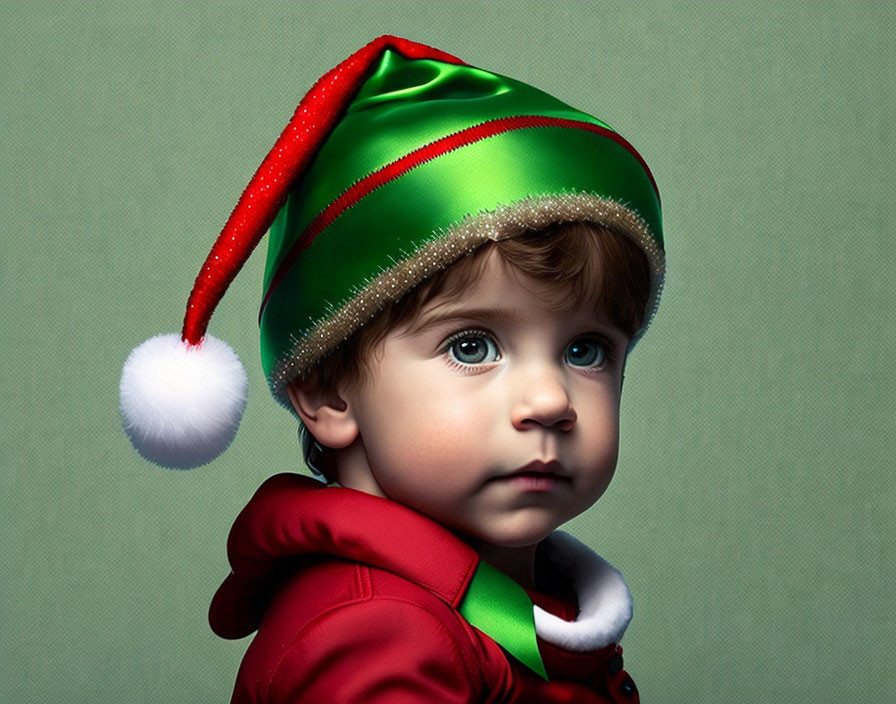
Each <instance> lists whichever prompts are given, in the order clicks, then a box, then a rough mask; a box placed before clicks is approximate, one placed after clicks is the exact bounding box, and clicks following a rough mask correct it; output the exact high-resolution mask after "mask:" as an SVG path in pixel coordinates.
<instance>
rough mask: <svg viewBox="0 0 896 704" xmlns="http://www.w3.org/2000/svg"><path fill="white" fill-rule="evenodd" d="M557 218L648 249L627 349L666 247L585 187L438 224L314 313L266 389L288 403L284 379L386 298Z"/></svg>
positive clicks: (650, 312) (655, 289)
mask: <svg viewBox="0 0 896 704" xmlns="http://www.w3.org/2000/svg"><path fill="white" fill-rule="evenodd" d="M562 222H587V223H593V224H595V225H603V226H605V227H609V228H610V229H612V230H615V231H616V232H619V233H620V234H623V235H626V236H627V237H630V238H631V239H632V240H634V242H635V243H636V244H637V245H638V246H639V247H640V248H641V249H642V250H643V251H644V253H645V254H646V255H647V260H648V263H649V265H650V272H651V273H650V275H651V287H650V289H651V290H650V297H649V298H648V301H647V309H646V311H645V315H644V323H643V325H642V326H641V328H640V329H639V330H638V331H637V332H636V333H635V334H634V336H633V337H632V340H631V342H630V343H629V349H631V348H632V347H634V345H635V343H636V342H637V341H638V340H639V339H640V338H641V336H642V335H643V334H644V332H645V331H646V330H647V328H648V327H649V326H650V323H651V321H652V320H653V317H654V315H655V314H656V309H657V306H658V305H659V300H660V294H661V293H662V289H663V279H664V277H665V270H666V262H665V254H664V253H663V250H662V249H661V248H660V246H659V245H658V244H657V242H656V240H655V239H654V237H653V236H652V235H651V234H650V230H649V229H648V227H647V224H646V223H645V222H644V220H643V219H642V218H641V217H640V216H639V215H638V214H637V213H636V212H634V211H633V210H631V209H630V208H628V207H626V206H625V205H623V204H621V203H618V202H617V201H614V200H611V199H609V198H602V197H601V196H597V195H593V194H591V193H561V194H557V195H553V196H541V197H533V198H526V199H523V200H520V201H516V202H515V203H511V204H509V205H504V206H501V207H500V208H497V209H495V210H493V211H488V212H483V213H479V214H478V215H473V216H467V217H466V218H464V219H463V220H462V221H461V222H459V223H457V224H456V225H453V226H450V227H447V228H442V229H440V230H439V231H437V232H436V233H435V236H434V237H433V238H432V239H430V240H428V241H427V242H425V243H424V244H422V245H421V246H420V247H419V248H418V249H417V250H416V251H414V252H411V253H408V254H407V255H406V256H405V257H404V258H402V259H400V260H397V261H396V262H395V264H394V265H393V266H391V267H390V268H388V269H385V270H383V271H381V272H380V273H378V274H376V275H375V276H373V277H371V278H369V279H368V280H366V281H363V282H360V283H359V285H358V286H357V287H356V288H355V290H354V291H353V292H352V295H351V297H350V298H349V299H348V300H346V301H344V302H343V303H342V305H341V306H335V307H334V308H333V309H332V310H331V311H330V312H329V313H328V314H327V315H325V316H324V317H322V318H321V319H320V320H318V321H317V323H315V324H314V325H313V326H312V327H311V328H310V330H309V331H308V333H307V334H306V335H305V336H304V337H303V338H297V339H296V340H295V344H294V346H293V349H292V353H291V354H290V356H289V357H287V358H285V359H283V360H281V361H280V362H278V363H277V365H276V367H275V368H274V371H273V373H272V374H271V378H270V379H269V384H270V387H271V393H273V395H274V397H275V398H276V399H277V400H278V401H279V402H280V403H281V404H283V405H284V406H286V407H287V408H292V406H291V404H290V402H289V398H288V396H287V394H286V387H287V385H288V384H289V382H291V381H292V380H293V379H295V378H296V377H299V376H301V375H302V374H303V373H304V372H306V371H308V370H310V368H311V367H312V366H314V364H316V363H317V362H318V361H319V360H321V359H323V357H324V356H326V355H327V354H329V353H330V352H332V351H333V350H334V349H335V348H336V347H337V346H338V345H339V343H341V342H343V341H344V340H346V339H348V337H349V336H351V335H352V334H353V333H354V332H356V331H357V330H359V329H360V328H361V327H363V326H364V325H365V324H367V323H368V322H370V321H371V320H372V319H373V318H374V317H375V316H376V315H377V314H378V313H379V312H380V311H382V310H383V309H384V308H385V307H386V306H387V305H389V304H390V303H393V302H394V301H397V300H399V299H400V298H401V297H402V296H404V295H405V294H406V293H408V292H409V291H411V290H412V289H413V288H414V287H416V286H417V285H419V284H420V283H422V282H423V281H425V280H426V279H428V278H429V277H431V276H433V275H434V274H436V273H438V272H439V271H441V270H442V269H445V268H447V267H449V266H450V265H451V264H453V263H454V262H456V261H457V260H458V259H460V258H461V257H463V256H466V255H467V254H469V253H470V252H473V251H474V250H476V249H477V248H479V247H481V246H482V245H483V244H485V243H486V242H488V241H490V240H493V241H497V240H502V239H507V238H510V237H516V236H518V235H521V234H523V233H525V232H528V231H530V230H538V229H542V228H545V227H548V226H549V225H553V224H556V223H562Z"/></svg>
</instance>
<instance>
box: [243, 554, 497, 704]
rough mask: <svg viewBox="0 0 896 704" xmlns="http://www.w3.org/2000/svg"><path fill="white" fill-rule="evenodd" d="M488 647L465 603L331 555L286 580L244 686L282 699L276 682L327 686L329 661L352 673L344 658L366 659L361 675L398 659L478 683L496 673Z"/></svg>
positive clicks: (246, 663)
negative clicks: (459, 606) (456, 604)
mask: <svg viewBox="0 0 896 704" xmlns="http://www.w3.org/2000/svg"><path fill="white" fill-rule="evenodd" d="M487 650H488V648H487V647H486V645H485V644H484V643H483V640H482V638H481V637H480V636H479V634H478V632H477V631H476V630H475V629H473V628H472V627H471V626H470V625H469V624H468V623H467V622H466V620H465V619H463V617H462V616H460V614H459V613H458V612H457V610H456V609H454V608H453V607H452V606H451V605H450V604H447V603H445V602H444V601H442V600H441V599H439V598H438V597H437V596H435V595H434V594H432V593H431V592H429V591H428V590H426V589H425V588H424V587H422V586H420V585H417V584H415V583H413V582H411V581H409V580H406V579H403V578H402V577H399V576H397V575H394V574H392V573H390V572H387V571H385V570H381V569H377V568H372V567H368V566H366V565H361V564H358V563H353V562H348V561H344V560H335V559H327V560H321V561H319V562H317V563H315V564H314V565H311V566H307V567H304V568H303V569H302V570H301V571H299V572H298V573H296V574H295V575H294V576H292V577H290V578H287V579H286V580H285V581H284V583H283V586H282V587H281V588H280V589H279V590H278V592H277V595H276V596H275V598H274V599H273V601H272V602H271V604H270V606H269V607H268V610H267V611H266V613H265V616H264V619H263V621H262V624H261V627H260V628H259V630H258V633H257V634H256V635H255V638H254V639H253V642H252V644H251V645H250V647H249V649H248V651H247V653H246V656H245V658H244V660H243V664H242V666H241V668H240V675H239V678H238V684H237V686H238V690H242V691H252V692H254V693H255V694H254V695H253V696H252V697H247V698H246V699H245V701H253V702H254V701H272V702H276V701H280V698H279V696H280V695H277V696H273V695H271V696H270V697H269V696H268V694H267V693H268V692H269V691H270V690H271V689H272V688H273V689H274V690H277V691H280V690H283V689H284V688H285V689H286V690H292V689H294V688H300V689H301V688H305V689H308V688H313V687H316V686H324V683H325V682H326V681H327V680H328V679H329V678H332V677H333V676H334V675H333V674H332V673H330V674H328V673H327V670H328V668H335V669H336V671H339V672H340V674H339V675H338V677H340V678H342V677H345V676H346V674H345V673H344V672H342V670H341V666H339V665H337V664H334V663H336V662H339V661H343V662H344V661H351V662H353V663H355V665H357V664H358V663H364V667H362V668H361V671H360V672H354V671H353V675H352V676H353V678H354V680H355V681H357V680H358V679H359V678H360V679H363V677H364V676H365V673H367V672H369V673H370V675H371V676H374V677H375V676H376V673H377V672H378V669H377V668H380V669H381V668H382V667H383V666H384V663H386V662H390V661H392V660H394V661H395V662H396V663H401V665H402V667H401V671H402V673H404V672H405V671H407V672H434V673H439V672H441V673H442V675H441V676H440V677H438V678H437V679H438V680H439V681H440V682H442V681H449V680H450V679H451V678H460V679H462V680H464V681H465V683H466V684H465V685H464V686H465V687H468V688H469V687H474V688H476V687H478V686H479V684H481V683H482V682H483V681H484V680H486V679H492V677H491V676H490V675H489V674H488V673H489V672H490V671H491V670H492V669H494V665H491V666H489V664H488V663H491V661H493V660H494V659H495V657H494V653H491V652H490V651H489V652H486V651H487ZM377 662H379V663H380V664H379V665H375V663H377ZM499 666H500V665H499ZM415 686H416V685H415ZM441 686H443V687H444V682H443V685H441ZM281 694H283V693H282V692H281ZM284 696H286V695H285V694H284ZM440 696H442V695H441V694H440ZM235 700H236V698H235ZM287 700H288V699H284V700H283V701H287ZM308 701H312V700H308Z"/></svg>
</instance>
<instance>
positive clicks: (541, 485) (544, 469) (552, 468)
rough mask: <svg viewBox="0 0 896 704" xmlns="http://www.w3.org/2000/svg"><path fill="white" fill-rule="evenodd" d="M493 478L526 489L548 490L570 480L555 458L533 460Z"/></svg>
mask: <svg viewBox="0 0 896 704" xmlns="http://www.w3.org/2000/svg"><path fill="white" fill-rule="evenodd" d="M494 480H497V481H500V482H507V483H510V484H513V485H514V486H516V487H518V488H520V489H524V490H526V491H550V490H552V489H554V488H555V487H557V486H558V485H562V484H569V483H571V482H572V479H571V478H570V477H569V476H568V475H566V473H565V472H564V470H563V465H561V464H560V463H559V462H558V461H557V460H550V461H548V462H544V461H542V460H535V461H533V462H530V463H529V464H527V465H524V466H523V467H520V468H519V469H518V470H516V471H514V472H510V473H508V474H502V475H499V476H497V477H493V479H492V481H494Z"/></svg>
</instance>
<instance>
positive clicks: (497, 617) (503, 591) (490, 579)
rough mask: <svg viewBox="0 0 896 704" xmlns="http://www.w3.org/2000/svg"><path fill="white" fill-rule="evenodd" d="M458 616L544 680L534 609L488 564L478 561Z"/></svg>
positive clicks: (520, 590) (522, 593) (523, 594)
mask: <svg viewBox="0 0 896 704" xmlns="http://www.w3.org/2000/svg"><path fill="white" fill-rule="evenodd" d="M460 614H461V616H463V617H464V618H465V619H467V621H468V622H469V623H470V624H471V625H472V626H474V627H476V628H478V629H479V630H480V631H482V632H483V633H485V634H486V635H487V636H488V637H489V638H491V639H492V640H494V641H495V642H496V643H497V644H498V645H500V646H501V647H502V648H503V649H504V650H506V651H507V652H508V653H510V655H512V656H513V657H515V658H516V659H517V660H519V661H520V662H521V663H523V665H525V666H526V667H528V668H529V669H530V670H532V671H533V672H535V674H537V675H538V676H540V677H541V678H542V679H544V680H547V679H548V674H547V671H546V670H545V667H544V663H543V662H542V660H541V654H540V653H539V652H538V641H537V638H536V635H535V609H534V606H533V604H532V600H531V599H530V598H529V595H528V594H527V593H526V590H525V589H523V588H522V587H521V586H520V585H519V584H517V583H516V582H515V581H513V580H512V579H511V578H510V577H508V576H507V575H506V574H504V573H503V572H501V571H500V570H499V569H497V568H496V567H492V566H491V565H490V564H488V563H487V562H483V561H481V560H480V561H479V565H478V566H477V567H476V572H474V573H473V579H472V581H471V582H470V587H469V588H468V589H467V593H466V594H465V595H464V598H463V601H461V604H460Z"/></svg>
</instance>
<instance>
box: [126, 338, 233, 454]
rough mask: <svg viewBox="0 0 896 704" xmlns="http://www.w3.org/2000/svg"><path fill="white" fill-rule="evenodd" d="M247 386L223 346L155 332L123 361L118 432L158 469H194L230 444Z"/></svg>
mask: <svg viewBox="0 0 896 704" xmlns="http://www.w3.org/2000/svg"><path fill="white" fill-rule="evenodd" d="M247 390H248V380H247V379H246V372H245V370H244V369H243V365H242V364H240V360H239V357H237V356H236V353H235V352H234V351H233V350H232V349H231V348H230V347H229V346H228V345H227V344H226V343H224V342H222V341H221V340H218V339H216V338H214V337H212V336H211V335H206V336H205V338H204V339H203V340H202V344H200V345H198V346H193V347H191V346H188V345H186V344H185V343H184V342H183V341H182V340H181V338H180V335H175V334H171V335H157V336H156V337H153V338H150V339H149V340H147V341H146V342H144V343H143V344H142V345H140V346H139V347H137V348H136V349H134V351H133V352H131V354H130V356H129V357H128V359H127V361H126V362H125V363H124V369H123V371H122V373H121V384H120V386H119V391H120V399H119V404H120V408H121V417H122V422H123V425H124V429H125V432H126V433H127V434H128V437H129V438H130V439H131V443H132V444H133V445H134V447H135V448H136V449H137V452H139V453H140V454H141V455H143V456H144V457H145V458H146V459H148V460H150V461H152V462H155V463H156V464H159V465H161V466H163V467H171V468H176V469H191V468H193V467H198V466H200V465H203V464H205V463H207V462H211V461H212V460H213V459H214V458H215V457H217V456H218V455H220V454H221V453H222V452H224V450H226V449H227V446H228V445H230V443H231V442H232V441H233V438H234V436H236V430H237V428H238V427H239V424H240V419H241V418H242V416H243V410H244V409H245V407H246V392H247Z"/></svg>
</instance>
